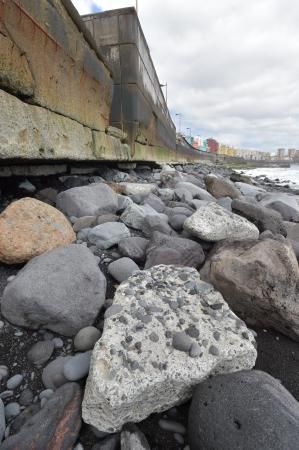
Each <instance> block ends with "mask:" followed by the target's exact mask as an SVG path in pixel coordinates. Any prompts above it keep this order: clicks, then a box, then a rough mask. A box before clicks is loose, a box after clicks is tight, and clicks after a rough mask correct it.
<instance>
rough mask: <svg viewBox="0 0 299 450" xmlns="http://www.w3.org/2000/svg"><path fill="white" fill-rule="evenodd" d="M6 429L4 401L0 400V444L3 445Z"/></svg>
mask: <svg viewBox="0 0 299 450" xmlns="http://www.w3.org/2000/svg"><path fill="white" fill-rule="evenodd" d="M5 427H6V424H5V410H4V405H3V401H2V400H1V399H0V443H1V441H2V438H3V436H4V433H5Z"/></svg>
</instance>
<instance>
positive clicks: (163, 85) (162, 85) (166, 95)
mask: <svg viewBox="0 0 299 450" xmlns="http://www.w3.org/2000/svg"><path fill="white" fill-rule="evenodd" d="M160 87H161V88H163V87H165V101H166V105H167V97H168V92H167V90H168V89H167V83H165V84H160Z"/></svg>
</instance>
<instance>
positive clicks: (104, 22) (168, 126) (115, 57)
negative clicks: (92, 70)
mask: <svg viewBox="0 0 299 450" xmlns="http://www.w3.org/2000/svg"><path fill="white" fill-rule="evenodd" d="M83 20H84V21H85V23H86V24H87V26H88V29H89V31H90V32H92V33H93V37H94V39H95V41H96V42H97V44H98V46H99V47H100V49H101V51H102V53H104V54H105V56H106V58H107V60H108V63H109V64H110V66H111V67H112V71H113V77H114V83H115V86H114V98H113V102H112V109H111V114H110V123H111V124H113V125H116V124H121V126H120V127H121V128H122V129H123V130H124V131H126V132H127V134H128V136H129V138H130V143H131V145H132V147H134V142H135V140H138V141H139V142H141V141H144V143H147V144H149V145H158V146H166V147H170V148H175V146H176V131H175V126H174V124H173V122H172V120H171V117H170V114H169V111H168V108H167V105H166V102H165V99H164V95H163V92H162V90H161V87H160V82H159V79H158V76H157V74H156V70H155V67H154V65H153V62H152V59H151V56H150V52H149V48H148V45H147V43H146V40H145V37H144V35H143V32H142V29H141V26H140V23H139V20H138V17H137V15H136V11H135V9H134V8H125V9H120V10H114V11H106V12H104V13H98V14H92V15H88V16H83ZM109 23H110V24H111V28H112V32H111V31H109V30H110V28H109ZM116 26H117V27H118V32H116Z"/></svg>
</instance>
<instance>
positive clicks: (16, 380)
mask: <svg viewBox="0 0 299 450" xmlns="http://www.w3.org/2000/svg"><path fill="white" fill-rule="evenodd" d="M23 378H24V377H23V375H21V374H17V375H14V376H13V377H11V378H9V380H7V383H6V387H7V389H10V390H14V389H16V388H17V387H19V386H20V384H21V383H22V381H23Z"/></svg>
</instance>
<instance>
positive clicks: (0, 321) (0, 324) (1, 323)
mask: <svg viewBox="0 0 299 450" xmlns="http://www.w3.org/2000/svg"><path fill="white" fill-rule="evenodd" d="M2 328H4V322H3V321H2V320H0V330H2Z"/></svg>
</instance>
